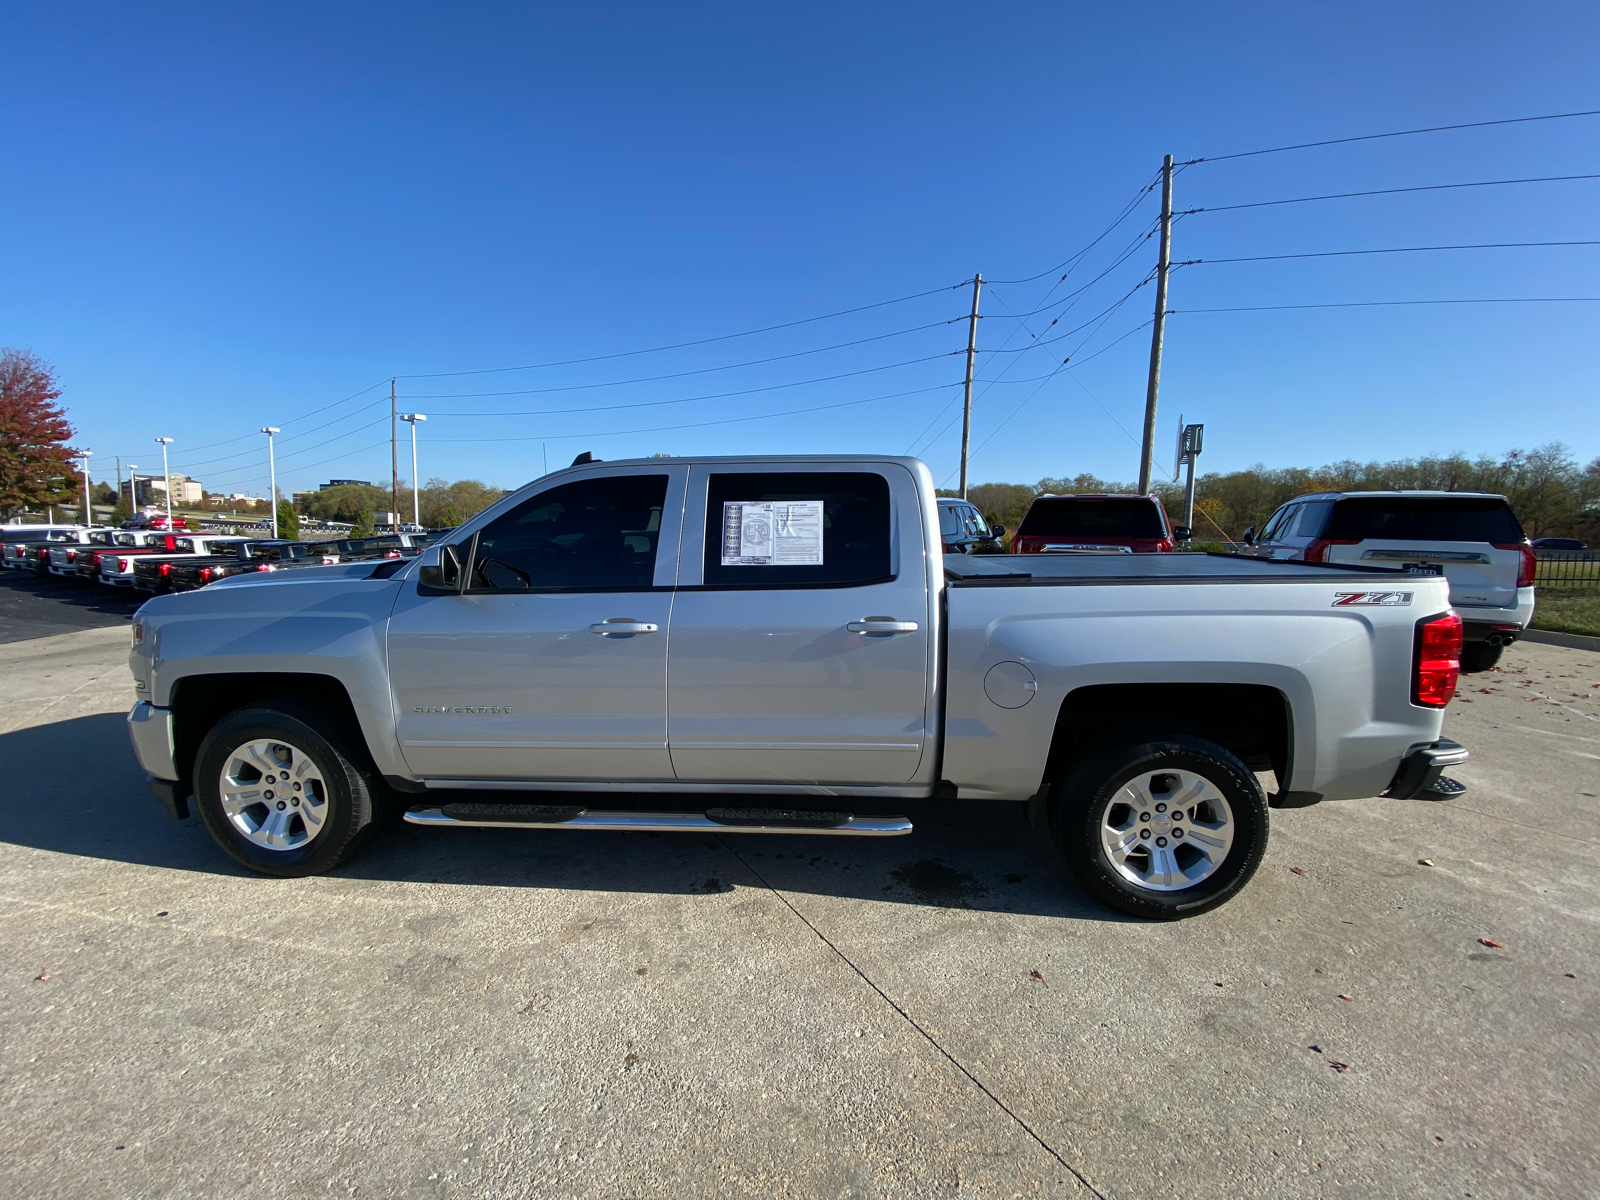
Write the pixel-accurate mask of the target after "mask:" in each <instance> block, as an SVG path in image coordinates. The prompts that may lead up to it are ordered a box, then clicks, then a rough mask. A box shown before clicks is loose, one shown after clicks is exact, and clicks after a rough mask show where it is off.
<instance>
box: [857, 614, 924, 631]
mask: <svg viewBox="0 0 1600 1200" xmlns="http://www.w3.org/2000/svg"><path fill="white" fill-rule="evenodd" d="M845 628H846V629H848V630H849V631H850V632H851V633H915V632H916V631H917V630H918V629H920V628H921V626H919V625H918V624H917V623H916V622H915V621H896V620H895V619H894V618H893V617H863V618H862V619H861V620H859V621H851V622H850V624H848V625H846V626H845Z"/></svg>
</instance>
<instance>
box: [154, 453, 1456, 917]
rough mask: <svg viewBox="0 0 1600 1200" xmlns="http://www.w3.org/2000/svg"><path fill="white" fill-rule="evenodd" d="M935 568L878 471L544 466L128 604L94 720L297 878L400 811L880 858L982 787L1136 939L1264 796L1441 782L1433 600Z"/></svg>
mask: <svg viewBox="0 0 1600 1200" xmlns="http://www.w3.org/2000/svg"><path fill="white" fill-rule="evenodd" d="M940 546H941V541H940V530H939V519H938V514H937V503H936V498H935V494H934V484H933V479H932V477H931V476H930V474H929V472H928V469H927V468H926V467H925V466H924V465H923V464H922V463H921V462H919V461H917V460H916V459H912V458H868V457H848V456H840V457H829V458H821V457H781V458H707V459H700V458H694V459H678V458H675V459H671V460H667V461H663V460H660V459H655V460H636V461H627V462H617V463H600V462H592V461H591V462H585V463H583V464H582V465H578V464H574V466H573V467H571V468H568V469H567V470H564V471H559V472H556V473H554V474H552V475H549V476H546V477H544V478H543V479H540V480H538V481H536V482H534V483H532V484H529V485H527V486H526V487H524V488H522V489H521V490H520V491H518V492H516V493H514V494H512V495H510V496H508V497H506V498H505V499H504V500H502V501H501V502H499V503H498V504H495V505H494V506H492V507H490V508H489V509H487V510H485V511H484V512H482V513H480V514H479V515H478V516H477V517H475V518H473V519H472V520H470V521H468V522H467V523H466V524H464V525H462V526H461V527H459V528H458V529H455V530H452V531H451V532H450V533H449V534H448V535H447V536H446V537H445V538H444V539H443V540H442V541H441V542H440V543H439V544H437V545H434V546H431V547H429V548H428V549H426V550H424V551H423V553H422V554H421V555H419V556H418V557H416V558H412V559H391V560H388V561H384V562H377V563H365V562H363V563H347V564H339V565H336V566H330V567H308V568H304V569H300V570H294V571H285V572H279V573H273V574H266V573H263V574H252V575H248V576H244V577H240V578H235V579H230V580H225V581H224V582H222V583H221V584H218V585H214V586H211V587H207V588H206V589H204V590H203V591H200V592H196V593H192V594H186V595H173V596H162V597H157V598H155V599H153V600H150V601H149V602H148V603H146V604H145V605H144V607H143V608H141V609H140V610H139V612H138V614H137V615H136V616H135V618H134V624H133V650H132V655H131V658H130V664H131V667H132V671H133V677H134V688H135V693H136V695H137V696H138V697H139V701H138V703H137V704H136V705H135V706H134V708H133V710H132V712H131V713H130V715H129V727H130V731H131V734H132V738H133V743H134V747H135V749H136V751H137V753H138V756H139V760H140V762H141V763H142V764H143V766H144V768H145V770H146V771H147V772H149V774H150V775H151V777H152V790H153V791H154V792H155V793H156V794H157V796H158V797H160V798H161V799H162V801H163V803H164V804H165V805H166V806H167V808H168V811H169V812H170V813H171V814H172V815H173V816H177V817H182V816H186V815H187V814H188V812H189V808H188V805H189V798H190V797H191V796H193V798H194V801H195V804H196V807H197V808H198V810H199V814H200V816H201V818H202V820H203V821H204V823H205V825H206V826H207V828H208V830H209V831H210V833H211V834H212V836H213V837H214V838H215V839H216V841H217V842H218V844H219V845H220V846H221V847H222V848H223V850H225V851H226V852H227V853H228V854H230V855H231V856H232V857H233V858H235V859H236V860H237V861H238V862H240V863H242V864H244V865H245V866H247V867H249V868H250V869H252V870H255V871H258V872H261V873H263V874H267V875H278V876H297V875H309V874H313V873H317V872H322V871H327V870H329V869H330V868H332V867H334V866H335V865H336V864H338V863H339V862H341V861H342V860H344V859H345V858H346V857H348V856H349V855H350V854H351V853H353V852H354V851H355V850H356V849H357V848H358V847H359V846H360V845H361V844H362V843H363V841H364V840H365V838H366V837H367V836H368V834H369V833H370V831H371V830H372V829H373V828H374V825H375V822H377V821H378V820H379V818H380V817H381V815H382V814H383V812H384V811H385V810H386V809H390V810H393V809H398V808H401V807H405V808H406V811H405V813H404V819H405V820H407V821H409V822H411V823H414V824H419V825H427V826H433V827H444V826H455V827H460V826H493V827H495V828H507V827H515V828H532V829H562V830H574V829H613V830H615V829H641V830H679V831H682V830H698V831H716V832H719V833H724V834H728V833H740V832H768V833H770V832H788V833H809V834H830V835H849V834H859V835H885V834H895V833H905V832H908V831H909V830H910V829H911V826H912V818H914V817H915V816H916V815H917V810H918V806H919V804H921V803H924V802H926V801H929V800H932V799H939V800H950V799H955V800H968V799H970V800H989V801H996V800H998V801H1014V802H1016V803H1018V804H1026V805H1028V806H1029V809H1028V811H1029V814H1030V816H1031V817H1033V818H1034V820H1035V821H1036V823H1037V824H1038V825H1039V826H1040V827H1041V828H1044V829H1048V830H1049V832H1050V834H1051V835H1052V836H1053V838H1054V840H1055V843H1056V845H1057V846H1058V848H1059V849H1060V851H1061V852H1062V854H1063V856H1064V857H1065V860H1066V862H1067V863H1068V864H1069V865H1070V867H1071V868H1072V870H1073V871H1074V872H1075V873H1076V874H1077V876H1078V878H1079V879H1081V880H1082V881H1083V883H1084V884H1085V886H1086V887H1087V888H1088V889H1089V890H1090V891H1092V892H1093V893H1094V894H1095V895H1097V896H1099V897H1100V898H1101V899H1102V900H1104V901H1105V902H1106V903H1108V904H1111V905H1113V906H1115V907H1117V908H1119V909H1121V910H1123V911H1125V912H1129V913H1135V914H1139V915H1143V916H1149V917H1159V918H1173V917H1182V916H1188V915H1191V914H1193V913H1197V912H1201V911H1203V910H1205V909H1207V908H1210V907H1212V906H1214V905H1216V904H1220V903H1222V902H1223V901H1224V900H1226V899H1227V898H1228V897H1229V896H1231V895H1232V894H1234V893H1235V892H1236V891H1237V890H1238V889H1239V888H1240V887H1241V886H1242V885H1243V884H1244V883H1245V881H1246V880H1248V879H1249V878H1250V876H1251V874H1252V873H1253V872H1254V871H1255V869H1256V867H1257V865H1258V864H1259V863H1260V862H1261V858H1262V855H1263V853H1264V852H1265V849H1266V845H1267V820H1268V807H1269V804H1272V805H1278V806H1300V805H1305V804H1309V803H1314V802H1316V801H1319V800H1342V799H1348V798H1354V797H1364V796H1376V795H1379V794H1384V795H1388V796H1391V797H1397V798H1404V797H1418V796H1421V797H1427V798H1432V799H1440V798H1443V797H1444V796H1445V795H1448V794H1450V792H1451V791H1454V790H1462V789H1461V788H1460V785H1459V784H1452V783H1451V782H1450V781H1448V780H1444V779H1442V778H1441V776H1440V771H1441V769H1442V768H1443V767H1445V766H1448V765H1451V764H1453V763H1458V762H1461V761H1463V760H1464V759H1465V758H1466V751H1465V750H1464V749H1462V748H1461V747H1460V746H1458V745H1456V744H1455V743H1453V742H1450V741H1447V740H1444V739H1442V738H1441V737H1440V726H1441V721H1442V719H1443V710H1444V707H1445V705H1446V704H1447V703H1448V702H1449V701H1450V698H1451V696H1452V695H1453V693H1454V689H1455V682H1456V673H1457V669H1458V660H1457V655H1458V654H1459V652H1460V645H1461V622H1460V619H1459V618H1458V617H1457V616H1456V615H1455V614H1454V613H1453V612H1452V611H1451V610H1450V605H1449V601H1448V597H1447V587H1448V585H1447V583H1446V582H1445V580H1443V579H1442V578H1437V577H1433V576H1417V577H1405V576H1397V575H1396V574H1395V573H1394V572H1390V571H1381V570H1375V569H1371V568H1363V567H1360V566H1329V565H1322V564H1305V563H1279V562H1271V561H1264V560H1256V559H1250V558H1243V557H1237V556H1221V555H1217V556H1212V555H1203V554H1129V555H1059V556H1058V555H1030V556H1027V557H1020V556H970V555H954V554H953V555H948V556H946V555H944V554H942V553H941V552H940ZM1255 772H1263V773H1265V772H1271V773H1272V776H1273V777H1274V779H1275V780H1276V784H1275V787H1274V789H1273V794H1272V797H1271V799H1270V800H1269V798H1268V796H1267V795H1266V794H1265V793H1264V792H1263V789H1262V787H1261V785H1260V783H1259V782H1258V779H1257V776H1256V774H1255ZM506 792H521V793H524V794H525V796H526V798H527V800H528V803H518V804H510V803H501V802H498V801H501V800H504V793H506ZM643 793H654V794H656V795H657V797H658V799H657V801H656V802H655V803H656V807H665V808H667V809H672V810H673V811H636V810H637V809H639V808H641V807H645V806H642V805H640V804H639V803H638V802H637V801H635V802H634V804H633V805H632V807H629V806H628V803H627V801H628V798H629V797H630V796H637V795H638V794H643ZM673 801H676V805H674V803H673ZM886 808H887V809H888V810H889V812H890V813H891V814H897V815H883V814H884V812H885V809H886ZM865 814H871V815H865Z"/></svg>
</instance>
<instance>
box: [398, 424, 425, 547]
mask: <svg viewBox="0 0 1600 1200" xmlns="http://www.w3.org/2000/svg"><path fill="white" fill-rule="evenodd" d="M400 419H401V420H402V421H404V422H406V424H408V425H410V426H411V523H412V524H413V525H418V526H420V525H421V524H422V501H421V499H420V498H419V496H418V492H417V422H418V421H426V420H427V419H428V417H427V414H425V413H401V414H400Z"/></svg>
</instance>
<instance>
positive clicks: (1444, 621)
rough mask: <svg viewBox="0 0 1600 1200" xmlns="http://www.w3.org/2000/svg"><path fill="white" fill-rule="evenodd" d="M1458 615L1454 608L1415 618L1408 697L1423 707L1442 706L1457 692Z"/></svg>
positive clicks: (1458, 662) (1459, 652) (1459, 654)
mask: <svg viewBox="0 0 1600 1200" xmlns="http://www.w3.org/2000/svg"><path fill="white" fill-rule="evenodd" d="M1461 635H1462V624H1461V618H1460V617H1458V616H1457V615H1456V614H1455V613H1453V612H1448V613H1445V614H1444V615H1443V616H1440V617H1429V618H1428V619H1426V620H1423V621H1418V622H1417V643H1416V654H1415V656H1414V662H1415V666H1414V667H1413V669H1412V679H1411V700H1412V703H1414V704H1419V705H1421V706H1422V707H1423V708H1443V707H1444V706H1445V705H1446V704H1449V703H1450V701H1451V699H1452V698H1453V697H1454V696H1455V694H1456V680H1457V679H1458V678H1459V677H1460V675H1461Z"/></svg>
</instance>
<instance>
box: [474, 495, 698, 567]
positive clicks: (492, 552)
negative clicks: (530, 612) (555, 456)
mask: <svg viewBox="0 0 1600 1200" xmlns="http://www.w3.org/2000/svg"><path fill="white" fill-rule="evenodd" d="M666 498H667V476H665V475H603V476H599V477H596V478H592V479H580V480H576V481H575V482H573V483H566V484H562V485H561V486H560V487H555V488H551V489H550V490H549V491H545V492H540V493H538V494H537V495H535V496H533V497H531V498H530V499H528V500H525V501H523V502H522V503H521V504H519V505H518V506H517V507H516V508H514V509H512V510H511V511H510V512H508V513H506V514H504V515H503V516H500V517H497V518H496V519H495V520H493V521H491V522H490V523H489V524H488V525H486V526H485V527H484V528H483V529H482V530H481V531H480V532H479V534H478V537H477V540H476V546H475V548H474V551H473V558H472V568H471V573H470V575H469V578H468V584H467V587H468V590H469V591H474V592H507V591H509V592H538V591H555V592H593V591H643V590H645V589H648V588H649V587H651V586H652V583H653V579H654V576H655V567H656V543H657V540H658V538H659V537H660V533H661V510H662V507H663V506H664V505H665V503H666Z"/></svg>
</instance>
